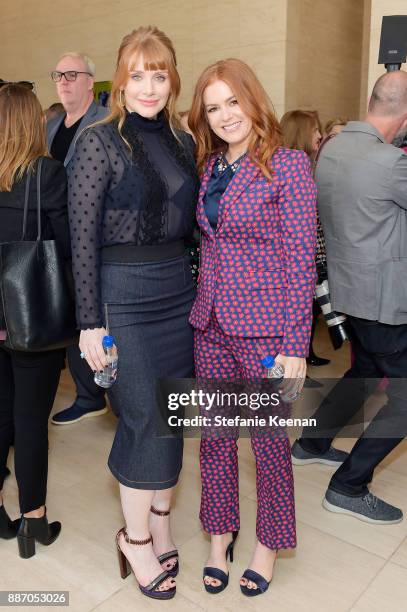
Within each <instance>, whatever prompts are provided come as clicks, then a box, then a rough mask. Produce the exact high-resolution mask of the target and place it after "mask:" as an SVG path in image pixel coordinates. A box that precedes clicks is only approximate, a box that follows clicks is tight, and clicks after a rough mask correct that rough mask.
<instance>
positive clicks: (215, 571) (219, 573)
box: [203, 531, 239, 595]
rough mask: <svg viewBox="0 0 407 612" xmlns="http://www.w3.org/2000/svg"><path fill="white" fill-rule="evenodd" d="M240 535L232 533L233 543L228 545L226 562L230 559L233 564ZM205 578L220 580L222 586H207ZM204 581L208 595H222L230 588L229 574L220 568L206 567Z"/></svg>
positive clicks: (235, 532)
mask: <svg viewBox="0 0 407 612" xmlns="http://www.w3.org/2000/svg"><path fill="white" fill-rule="evenodd" d="M238 535H239V532H238V531H232V541H231V542H230V544H228V547H227V549H226V561H227V560H228V557H229V559H230V562H231V563H233V548H234V545H235V542H236V538H237V536H238ZM205 576H208V577H209V578H214V579H215V580H219V582H220V584H219V585H218V586H214V585H212V584H206V582H205ZM203 581H204V587H205V590H206V591H207V592H208V593H212V594H213V595H216V593H221V592H222V591H224V590H225V589H226V587H227V586H228V584H229V574H226V573H225V572H224V571H223V570H221V569H219V568H218V567H204V569H203Z"/></svg>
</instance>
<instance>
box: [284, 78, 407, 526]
mask: <svg viewBox="0 0 407 612" xmlns="http://www.w3.org/2000/svg"><path fill="white" fill-rule="evenodd" d="M406 126H407V73H406V72H403V71H399V72H391V73H388V74H385V75H383V76H381V77H380V79H378V81H377V82H376V84H375V86H374V89H373V92H372V96H371V99H370V102H369V110H368V114H367V117H366V119H365V121H363V122H362V121H351V122H349V123H348V124H347V125H346V127H345V128H344V129H343V130H342V132H341V133H340V134H339V135H338V136H336V137H335V138H333V139H332V140H331V141H330V142H328V143H327V144H326V145H325V147H324V149H323V150H322V153H321V156H320V159H319V162H318V166H317V171H316V181H317V187H318V209H319V214H320V217H321V222H322V227H323V230H324V234H325V240H326V253H327V264H328V273H329V286H330V292H331V303H332V307H333V309H334V310H336V311H337V312H343V313H345V314H346V315H347V316H348V322H349V325H350V330H351V334H352V335H351V341H352V348H353V351H354V356H355V360H354V364H353V365H352V367H351V368H350V369H349V370H348V371H347V372H346V373H345V375H344V378H343V379H342V380H341V381H340V382H339V383H338V384H337V385H336V386H335V387H334V388H333V389H332V391H331V392H330V393H329V394H328V396H327V398H326V399H325V400H324V401H323V403H322V404H321V405H320V407H319V408H318V410H317V412H316V413H315V415H314V417H315V418H316V419H317V423H318V430H319V431H324V432H326V433H325V434H323V435H326V436H327V437H325V438H318V439H316V438H312V437H311V433H312V432H311V430H310V429H308V430H304V432H303V437H302V438H301V439H300V440H298V441H297V442H295V444H294V445H293V448H292V455H293V463H295V464H297V465H298V464H307V463H316V462H320V463H328V464H329V461H328V460H329V459H335V457H334V455H335V453H336V454H338V453H341V455H342V456H337V461H336V462H335V461H331V462H330V465H335V464H336V466H337V467H338V465H339V467H338V469H337V470H336V472H335V473H334V475H333V476H332V478H331V481H330V483H329V487H328V490H327V492H326V494H325V498H324V500H323V506H324V508H326V509H327V510H330V511H331V512H337V513H340V514H348V515H350V516H353V517H355V518H358V519H360V520H363V521H365V522H368V523H373V524H393V523H398V522H400V521H401V520H402V519H403V513H402V511H401V510H400V509H399V508H396V507H394V506H392V505H390V504H388V503H386V502H385V501H383V500H381V499H380V498H378V497H376V496H375V495H373V494H372V493H370V492H369V489H368V485H369V484H370V482H371V480H372V478H373V474H374V470H375V468H376V467H377V466H378V464H379V463H380V462H381V461H383V459H384V458H385V457H386V456H387V455H388V454H389V453H390V452H391V451H392V450H393V449H394V448H395V447H396V446H397V444H399V443H400V442H401V440H402V439H403V437H404V436H405V435H406V431H407V385H406V378H407V155H406V154H405V153H404V152H403V151H402V150H401V149H397V148H396V147H394V146H393V145H391V144H390V143H391V142H392V141H393V139H394V137H395V136H396V134H397V133H399V132H400V131H402V130H405V129H406ZM382 377H387V378H388V379H389V383H388V386H387V389H386V393H387V396H388V402H387V404H386V405H385V406H383V407H382V408H381V409H380V410H379V412H378V413H377V415H376V416H375V417H374V418H373V419H372V420H371V422H370V424H369V425H368V427H367V428H366V429H365V431H364V433H363V434H362V435H361V437H360V438H359V439H358V440H357V442H356V444H355V445H354V447H353V449H352V451H351V452H350V454H349V455H347V454H346V453H343V452H341V451H335V449H332V447H331V443H332V440H333V438H334V437H335V435H336V434H337V433H339V431H340V430H341V428H342V427H343V426H344V425H346V423H348V422H349V421H350V420H351V419H352V418H353V417H354V416H355V415H357V413H358V411H359V410H360V409H361V408H362V407H363V404H364V401H365V399H367V397H368V396H369V395H370V394H371V392H372V391H374V390H375V389H376V388H377V384H378V381H379V380H380V379H382ZM363 421H364V418H363V416H362V418H361V419H359V423H361V424H362V425H363ZM313 433H314V434H315V431H314V432H313Z"/></svg>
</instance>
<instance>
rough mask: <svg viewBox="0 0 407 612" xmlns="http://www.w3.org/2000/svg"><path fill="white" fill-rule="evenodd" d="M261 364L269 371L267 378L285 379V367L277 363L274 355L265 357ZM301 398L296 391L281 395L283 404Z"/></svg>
mask: <svg viewBox="0 0 407 612" xmlns="http://www.w3.org/2000/svg"><path fill="white" fill-rule="evenodd" d="M261 363H262V365H263V366H264V367H265V368H266V370H267V378H274V379H276V380H282V379H283V378H284V366H283V365H282V364H281V363H277V362H276V360H275V359H274V357H273V356H272V355H267V356H266V357H263V359H262V360H261ZM280 393H281V391H280ZM299 396H300V393H299V392H298V391H296V390H294V391H293V392H291V393H285V394H283V393H281V399H282V400H283V402H295V400H296V399H298V398H299Z"/></svg>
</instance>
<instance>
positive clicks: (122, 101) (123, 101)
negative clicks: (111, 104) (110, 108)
mask: <svg viewBox="0 0 407 612" xmlns="http://www.w3.org/2000/svg"><path fill="white" fill-rule="evenodd" d="M119 104H120V106H122V107H123V108H124V105H125V99H124V91H123V89H119Z"/></svg>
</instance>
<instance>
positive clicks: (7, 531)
mask: <svg viewBox="0 0 407 612" xmlns="http://www.w3.org/2000/svg"><path fill="white" fill-rule="evenodd" d="M19 524H20V519H16V520H15V521H12V520H11V518H10V517H9V515H8V514H7V512H6V510H5V508H4V506H0V538H3V540H11V539H12V538H15V537H16V535H17V530H18V526H19Z"/></svg>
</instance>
